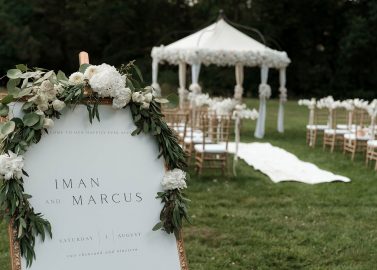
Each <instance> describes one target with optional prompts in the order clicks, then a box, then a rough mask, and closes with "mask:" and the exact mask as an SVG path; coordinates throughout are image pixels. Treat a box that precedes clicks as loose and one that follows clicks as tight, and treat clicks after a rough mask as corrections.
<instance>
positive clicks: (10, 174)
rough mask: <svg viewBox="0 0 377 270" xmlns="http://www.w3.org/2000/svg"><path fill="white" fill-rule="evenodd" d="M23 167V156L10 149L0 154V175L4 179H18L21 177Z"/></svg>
mask: <svg viewBox="0 0 377 270" xmlns="http://www.w3.org/2000/svg"><path fill="white" fill-rule="evenodd" d="M23 167H24V158H23V156H18V155H16V154H15V153H13V152H12V151H9V152H8V154H2V155H0V176H1V177H2V178H3V179H4V180H10V179H12V178H16V179H20V178H21V177H22V169H23Z"/></svg>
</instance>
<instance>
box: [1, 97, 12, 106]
mask: <svg viewBox="0 0 377 270" xmlns="http://www.w3.org/2000/svg"><path fill="white" fill-rule="evenodd" d="M13 100H14V99H13V96H12V95H6V96H5V97H3V98H2V100H1V101H0V102H1V103H2V104H4V105H5V104H9V103H11V102H12V101H13Z"/></svg>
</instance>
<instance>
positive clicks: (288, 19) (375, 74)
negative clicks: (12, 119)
mask: <svg viewBox="0 0 377 270" xmlns="http://www.w3.org/2000/svg"><path fill="white" fill-rule="evenodd" d="M220 9H223V10H224V11H225V14H226V16H227V18H228V19H229V20H231V21H233V22H236V23H239V24H242V25H246V26H249V27H254V28H257V29H258V30H259V31H261V32H262V33H263V35H264V37H265V39H266V43H267V45H268V46H270V47H272V48H274V49H278V50H285V51H287V53H288V55H289V57H290V58H291V60H292V64H291V65H290V66H289V67H288V71H287V72H288V82H287V86H288V89H289V91H290V92H289V93H290V95H291V96H305V97H310V96H324V95H327V94H332V95H334V96H335V97H338V98H346V97H363V98H374V97H376V87H377V61H376V60H377V35H375V34H374V33H373V30H375V29H377V1H368V0H310V1H306V0H305V1H303V0H269V1H265V0H111V1H108V0H59V1H47V0H12V1H8V0H0V26H1V27H0V72H1V74H5V72H6V70H7V69H9V68H11V67H13V66H14V65H15V64H18V63H27V64H28V65H29V66H38V67H45V68H49V69H62V70H63V71H65V72H66V73H67V74H69V73H70V72H73V71H75V70H77V67H78V58H77V54H78V52H79V51H81V50H85V51H87V52H89V54H90V58H91V62H92V63H94V64H99V63H102V62H106V63H110V64H113V65H120V64H121V63H125V62H127V61H129V60H133V59H136V60H137V63H138V65H139V66H140V68H141V69H142V71H143V72H144V73H145V75H146V76H145V77H146V78H150V74H151V68H150V66H151V58H150V52H151V49H152V47H153V46H156V45H160V44H168V43H170V42H173V41H175V40H176V39H178V38H181V37H183V36H185V35H187V34H189V33H192V32H194V31H195V30H198V29H200V28H201V27H204V26H206V25H208V24H210V23H212V22H214V21H215V20H216V18H217V15H218V11H219V10H220ZM240 30H241V31H244V32H245V33H247V34H249V35H251V36H252V37H253V38H255V39H257V40H258V39H259V37H258V35H256V34H255V32H252V31H248V30H242V29H240ZM160 70H161V72H160V76H159V81H160V82H161V83H163V88H164V90H166V91H167V90H169V89H171V90H175V89H176V87H177V83H178V82H177V81H178V80H177V68H176V67H174V66H163V67H161V68H160ZM245 71H246V74H245V91H246V95H249V96H250V95H253V96H256V95H257V85H258V83H259V70H258V69H257V68H247V69H245ZM200 80H201V83H202V84H203V86H204V91H208V92H211V93H215V94H219V95H220V94H222V95H232V93H233V87H234V83H235V82H234V80H235V79H234V70H233V68H232V67H227V68H220V67H214V66H210V67H208V68H207V67H206V68H202V72H201V78H200ZM5 82H6V81H5V79H4V78H3V79H2V82H1V83H2V84H5ZM269 82H270V84H271V85H272V87H273V89H274V90H275V91H273V92H275V95H276V92H277V91H276V90H277V87H278V85H277V83H278V73H277V71H271V72H270V78H269Z"/></svg>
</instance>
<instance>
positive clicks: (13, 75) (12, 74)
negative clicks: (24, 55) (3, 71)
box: [7, 68, 22, 79]
mask: <svg viewBox="0 0 377 270" xmlns="http://www.w3.org/2000/svg"><path fill="white" fill-rule="evenodd" d="M21 74H22V71H21V70H19V69H17V68H13V69H9V70H8V71H7V77H8V78H9V79H18V78H20V76H21Z"/></svg>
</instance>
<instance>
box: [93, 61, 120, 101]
mask: <svg viewBox="0 0 377 270" xmlns="http://www.w3.org/2000/svg"><path fill="white" fill-rule="evenodd" d="M95 68H96V72H95V73H94V74H93V76H92V77H91V78H90V79H89V84H90V86H91V88H92V89H93V91H94V92H97V93H98V94H99V95H100V96H101V97H116V91H117V90H119V89H121V88H124V87H125V85H126V78H125V76H122V75H121V74H120V73H119V72H118V71H117V70H116V68H115V67H113V66H110V65H108V64H101V65H99V66H96V67H95Z"/></svg>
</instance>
